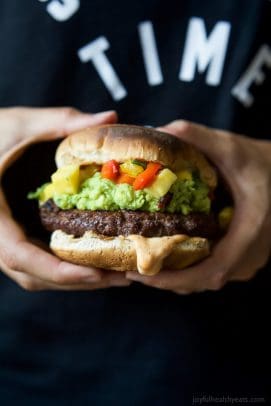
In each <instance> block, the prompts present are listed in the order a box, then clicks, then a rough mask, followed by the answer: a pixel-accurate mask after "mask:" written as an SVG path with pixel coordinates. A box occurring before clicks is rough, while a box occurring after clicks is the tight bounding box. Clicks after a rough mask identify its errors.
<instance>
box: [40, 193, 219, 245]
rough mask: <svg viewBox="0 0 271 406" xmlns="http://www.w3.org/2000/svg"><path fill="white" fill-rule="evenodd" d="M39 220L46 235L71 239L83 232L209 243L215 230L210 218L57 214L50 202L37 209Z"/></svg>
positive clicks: (88, 212)
mask: <svg viewBox="0 0 271 406" xmlns="http://www.w3.org/2000/svg"><path fill="white" fill-rule="evenodd" d="M40 216H41V221H42V223H43V225H44V227H45V228H46V229H47V230H48V231H54V230H62V231H64V232H65V233H67V234H73V235H74V236H75V237H81V236H82V235H83V234H84V233H85V232H86V231H93V232H95V233H97V234H102V235H104V236H110V237H114V236H118V235H124V236H127V235H130V234H138V235H142V236H144V237H163V236H170V235H174V234H186V235H189V236H191V237H196V236H198V237H204V238H208V239H212V238H215V237H216V236H217V234H218V230H219V229H218V224H217V222H216V221H215V218H214V216H213V215H208V214H203V213H193V214H188V215H183V214H170V213H160V212H156V213H149V212H142V211H130V210H118V211H106V210H98V211H92V210H78V209H71V210H61V209H60V208H59V207H57V206H56V204H55V203H54V202H53V200H48V201H47V202H46V203H44V204H43V205H42V206H41V207H40Z"/></svg>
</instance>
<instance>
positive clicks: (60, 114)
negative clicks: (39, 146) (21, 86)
mask: <svg viewBox="0 0 271 406" xmlns="http://www.w3.org/2000/svg"><path fill="white" fill-rule="evenodd" d="M20 116H21V117H22V120H23V122H24V133H26V134H28V136H29V137H32V136H35V137H36V136H38V135H40V134H45V133H47V134H51V135H52V136H54V137H62V136H64V135H67V134H69V133H71V132H73V131H77V130H80V129H83V128H86V127H89V126H94V125H100V124H109V123H111V124H112V123H115V122H116V121H117V114H116V112H115V111H112V110H110V111H104V112H100V113H96V114H90V113H82V112H81V111H79V110H76V109H74V108H70V107H60V108H43V109H32V108H22V109H20Z"/></svg>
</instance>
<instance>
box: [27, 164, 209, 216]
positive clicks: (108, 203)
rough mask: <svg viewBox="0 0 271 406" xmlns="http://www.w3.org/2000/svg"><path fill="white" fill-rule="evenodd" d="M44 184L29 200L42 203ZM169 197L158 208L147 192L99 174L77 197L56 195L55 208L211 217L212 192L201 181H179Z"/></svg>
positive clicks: (87, 183)
mask: <svg viewBox="0 0 271 406" xmlns="http://www.w3.org/2000/svg"><path fill="white" fill-rule="evenodd" d="M46 185H48V183H47V184H45V185H43V186H41V187H40V188H38V189H37V190H36V192H34V193H29V195H28V198H30V199H38V200H41V195H42V191H43V189H44V187H45V186H46ZM169 193H170V194H171V199H170V202H169V204H168V205H167V206H166V207H165V208H161V205H159V199H157V198H155V197H154V196H152V195H151V194H150V193H149V192H148V190H147V189H142V190H134V189H133V187H132V186H130V185H128V184H126V183H122V184H115V183H114V182H112V181H110V180H108V179H104V178H102V177H101V174H100V172H96V173H95V174H94V175H93V176H92V177H91V178H89V179H87V180H85V181H84V182H83V183H82V184H81V186H80V188H79V191H78V193H76V194H66V193H65V194H58V195H57V194H54V196H53V200H54V202H55V204H56V205H57V206H58V207H59V208H61V209H63V210H68V209H73V208H77V209H79V210H112V211H114V210H120V209H126V210H142V211H149V212H157V211H165V212H169V213H182V214H189V213H191V212H202V213H209V211H210V206H211V202H210V199H209V197H208V193H209V188H208V186H207V185H205V184H204V183H203V182H202V181H201V180H200V179H199V178H198V177H196V176H193V178H192V179H187V180H178V179H177V180H176V181H175V182H174V183H173V185H172V186H171V188H170V190H169Z"/></svg>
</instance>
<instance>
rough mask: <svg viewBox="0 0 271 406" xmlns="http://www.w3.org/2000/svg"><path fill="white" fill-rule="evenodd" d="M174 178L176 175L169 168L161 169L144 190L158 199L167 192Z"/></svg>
mask: <svg viewBox="0 0 271 406" xmlns="http://www.w3.org/2000/svg"><path fill="white" fill-rule="evenodd" d="M176 179H177V176H176V175H175V173H173V172H172V171H171V170H170V169H167V168H166V169H163V170H162V171H161V172H159V173H158V175H157V176H156V178H155V180H154V182H153V183H152V184H151V186H149V187H148V188H146V189H145V190H147V191H148V192H149V193H150V194H152V195H153V196H154V197H156V198H157V199H159V198H160V197H163V196H165V195H166V194H167V192H168V191H169V189H170V188H171V186H172V185H173V183H174V182H175V180H176Z"/></svg>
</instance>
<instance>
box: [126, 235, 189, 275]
mask: <svg viewBox="0 0 271 406" xmlns="http://www.w3.org/2000/svg"><path fill="white" fill-rule="evenodd" d="M187 238H188V237H187V236H186V235H173V236H170V237H154V238H146V237H142V236H141V235H129V237H128V239H129V240H130V241H133V243H134V247H135V251H136V256H137V269H138V272H139V273H140V274H142V275H155V274H157V273H158V272H159V271H160V269H161V268H162V265H163V260H164V259H165V258H166V257H167V256H168V255H169V254H170V253H171V251H172V250H173V249H174V247H175V246H176V245H177V244H179V243H180V242H182V241H185V240H187Z"/></svg>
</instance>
